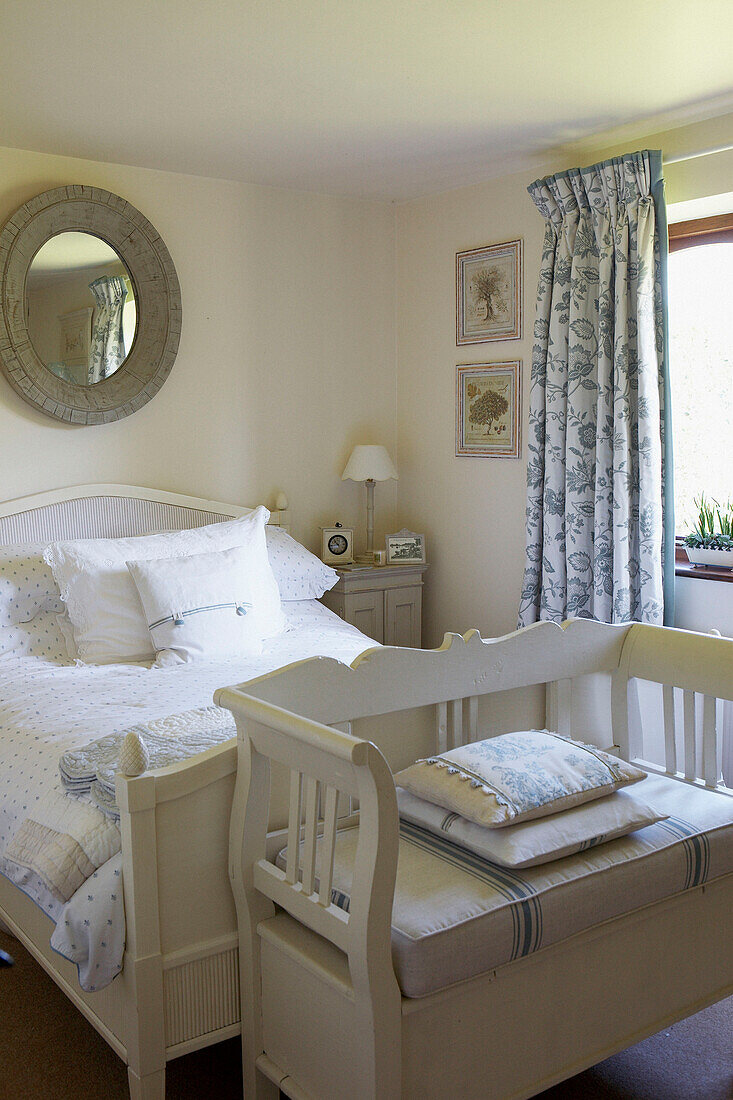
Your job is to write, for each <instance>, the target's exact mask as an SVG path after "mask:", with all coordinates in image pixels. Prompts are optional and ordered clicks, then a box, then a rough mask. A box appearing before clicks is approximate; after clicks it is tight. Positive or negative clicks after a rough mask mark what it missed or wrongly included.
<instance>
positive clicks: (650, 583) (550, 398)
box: [519, 151, 666, 626]
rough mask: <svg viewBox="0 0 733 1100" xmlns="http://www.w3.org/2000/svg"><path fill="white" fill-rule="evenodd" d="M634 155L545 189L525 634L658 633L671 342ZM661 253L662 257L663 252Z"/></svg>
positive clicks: (642, 166) (650, 215)
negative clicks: (566, 630)
mask: <svg viewBox="0 0 733 1100" xmlns="http://www.w3.org/2000/svg"><path fill="white" fill-rule="evenodd" d="M657 168H658V169H659V176H660V177H661V154H659V153H650V152H648V151H645V152H642V153H633V154H630V155H628V156H624V157H614V158H613V160H608V161H604V162H603V163H602V164H595V165H593V166H592V167H590V168H582V169H574V170H572V171H570V172H564V173H562V174H560V175H556V176H549V177H547V178H546V179H542V180H538V181H537V182H535V183H533V184H532V185H531V187H530V188H529V193H530V195H531V196H532V199H533V201H534V203H535V205H536V206H537V208H538V210H539V211H540V213H541V214H542V215H543V216H544V217H545V219H546V223H547V224H546V227H545V239H544V244H543V249H542V266H541V270H540V277H539V287H538V293H537V316H536V321H535V332H534V335H535V344H534V349H533V356H532V382H531V391H530V425H529V440H528V445H527V449H528V452H529V456H528V465H527V561H526V566H525V573H524V582H523V585H522V596H521V603H520V611H519V625H520V626H526V625H528V624H529V623H532V622H535V621H536V620H538V619H554V620H556V621H562V620H563V619H565V618H567V617H569V616H580V617H583V618H593V619H599V620H601V621H603V622H628V621H629V620H641V621H643V622H649V623H662V621H663V610H664V594H663V542H664V503H663V493H664V470H663V467H664V442H665V428H664V418H665V396H664V383H665V366H664V359H665V346H664V345H665V340H664V329H665V325H664V310H663V301H662V284H661V268H662V263H661V255H660V240H659V234H658V230H657V217H656V214H655V204H654V199H653V197H652V193H651V189H652V183H656V182H657V181H656V178H654V179H653V177H654V176H655V173H656V172H657ZM664 256H665V257H666V251H665V252H664Z"/></svg>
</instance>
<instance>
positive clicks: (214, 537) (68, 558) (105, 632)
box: [44, 507, 286, 664]
mask: <svg viewBox="0 0 733 1100" xmlns="http://www.w3.org/2000/svg"><path fill="white" fill-rule="evenodd" d="M269 516H270V513H269V512H268V511H267V509H266V508H262V507H260V508H256V509H255V510H254V511H253V512H250V513H249V514H248V515H246V516H243V517H242V518H241V519H235V520H228V521H226V522H224V523H212V524H209V525H208V526H206V527H195V528H193V529H192V530H187V531H171V532H163V533H161V534H157V535H141V536H139V537H137V538H124V539H77V540H73V541H67V542H55V543H52V544H51V545H50V546H48V547H46V551H45V555H44V556H45V559H46V561H47V562H48V563H49V564H50V565H51V567H52V569H53V574H54V577H55V578H56V583H57V584H58V587H59V589H60V592H61V598H62V600H63V601H64V602H65V604H66V608H67V610H68V613H69V618H70V619H71V624H72V627H73V630H74V641H75V643H76V648H77V651H78V655H79V657H80V658H81V660H83V661H87V662H89V663H91V664H105V663H109V662H111V661H145V660H148V659H150V658H152V657H153V643H152V639H151V637H150V632H149V630H148V624H147V622H146V620H145V616H144V615H143V610H142V605H141V603H140V597H139V596H138V593H137V589H136V587H135V583H134V581H133V579H132V577H131V575H130V572H129V570H128V568H127V562H128V561H137V562H139V561H149V560H150V559H151V558H182V557H186V556H188V555H189V554H200V553H206V552H209V551H214V550H231V549H232V548H233V547H235V546H249V547H250V548H251V551H252V561H251V575H252V584H253V588H254V590H255V591H256V593H257V600H258V602H259V604H260V610H261V614H262V622H263V623H266V624H267V627H266V630H267V633H266V634H265V636H266V637H272V636H274V635H275V634H279V633H280V632H281V631H282V630H284V629H285V625H286V623H285V617H284V615H283V612H282V607H281V605H280V594H279V592H278V588H277V583H276V581H275V578H274V576H273V574H272V569H271V568H270V563H269V561H268V559H267V547H266V544H265V524H266V523H267V520H268V519H269Z"/></svg>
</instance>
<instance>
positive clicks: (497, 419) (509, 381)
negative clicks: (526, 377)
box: [456, 359, 522, 458]
mask: <svg viewBox="0 0 733 1100" xmlns="http://www.w3.org/2000/svg"><path fill="white" fill-rule="evenodd" d="M521 418H522V361H521V359H512V360H510V361H507V362H502V363H464V364H459V365H458V366H457V367H456V456H457V457H460V458H519V457H520V456H521V453H522V448H521V438H520V428H521Z"/></svg>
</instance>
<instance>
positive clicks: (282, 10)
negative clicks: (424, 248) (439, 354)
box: [0, 0, 733, 200]
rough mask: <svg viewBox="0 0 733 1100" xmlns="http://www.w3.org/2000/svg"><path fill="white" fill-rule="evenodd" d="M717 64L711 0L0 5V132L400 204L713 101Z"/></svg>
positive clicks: (76, 152)
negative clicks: (595, 135)
mask: <svg viewBox="0 0 733 1100" xmlns="http://www.w3.org/2000/svg"><path fill="white" fill-rule="evenodd" d="M732 59H733V2H731V0H697V2H690V0H600V2H596V0H532V2H530V0H123V2H122V3H119V0H63V2H61V3H50V2H49V0H0V145H9V146H15V147H19V148H24V149H33V150H38V151H42V152H49V153H61V154H66V155H71V156H76V157H85V158H90V159H94V160H102V161H113V162H119V163H124V164H134V165H142V166H146V167H151V168H163V169H169V170H173V171H178V172H191V173H195V174H199V175H206V176H217V177H224V178H229V179H238V180H247V181H251V182H256V183H263V184H268V185H274V186H281V187H295V188H302V189H308V190H318V191H325V192H329V193H344V194H352V195H362V196H370V197H374V198H380V199H397V200H400V199H405V198H410V197H414V196H417V195H422V194H426V193H430V192H434V191H439V190H445V189H447V188H451V187H458V186H461V185H464V184H467V183H473V182H478V181H479V180H482V179H485V178H487V177H489V176H492V175H497V174H500V173H504V172H507V171H513V170H517V169H520V168H524V167H525V166H528V165H531V164H533V163H540V162H541V161H542V160H543V159H544V158H545V156H546V154H547V153H548V151H551V150H552V149H553V148H556V147H558V146H560V145H564V144H567V143H569V142H572V141H575V140H579V139H582V138H584V137H586V136H587V135H590V134H593V133H597V132H600V131H606V130H610V129H612V128H614V127H617V126H620V125H624V124H628V123H633V122H634V121H636V120H645V119H649V118H654V117H655V116H658V115H662V116H664V118H665V120H666V122H667V124H674V121H675V120H677V119H679V121H680V122H682V121H687V120H689V119H690V118H692V117H700V118H702V117H706V113H707V114H708V115H709V114H713V113H722V108H725V106H727V109H728V110H730V109H731V107H733V65H732V64H731V61H732ZM713 99H714V100H715V101H716V102H715V108H714V109H713V108H712V107H711V106H710V101H712V100H713ZM640 132H643V131H640Z"/></svg>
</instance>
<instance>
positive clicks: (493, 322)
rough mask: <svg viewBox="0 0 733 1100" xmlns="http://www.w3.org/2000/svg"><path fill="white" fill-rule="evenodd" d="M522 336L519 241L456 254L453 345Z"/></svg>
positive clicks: (520, 247)
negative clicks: (454, 342) (454, 335)
mask: <svg viewBox="0 0 733 1100" xmlns="http://www.w3.org/2000/svg"><path fill="white" fill-rule="evenodd" d="M521 336H522V242H521V240H516V241H507V242H505V243H504V244H492V245H487V246H485V247H484V248H472V249H471V250H470V251H469V252H457V253H456V344H482V343H486V342H488V341H490V340H519V339H521Z"/></svg>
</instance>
